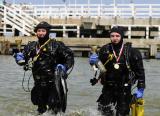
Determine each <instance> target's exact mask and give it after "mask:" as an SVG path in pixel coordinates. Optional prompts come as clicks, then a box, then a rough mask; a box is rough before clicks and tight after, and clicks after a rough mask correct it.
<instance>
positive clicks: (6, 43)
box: [0, 36, 160, 58]
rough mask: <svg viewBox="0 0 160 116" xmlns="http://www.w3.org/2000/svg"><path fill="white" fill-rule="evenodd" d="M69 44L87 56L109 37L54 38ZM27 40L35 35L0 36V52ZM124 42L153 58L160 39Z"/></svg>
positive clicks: (5, 51) (158, 48)
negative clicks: (94, 47) (93, 48)
mask: <svg viewBox="0 0 160 116" xmlns="http://www.w3.org/2000/svg"><path fill="white" fill-rule="evenodd" d="M56 40H59V41H63V42H64V43H65V44H66V45H67V46H69V47H70V48H71V49H72V50H73V51H74V52H75V55H76V56H88V54H89V52H90V50H91V49H90V47H91V46H92V45H97V46H98V47H101V46H102V45H104V44H105V43H109V42H110V39H109V38H56ZM29 41H36V37H34V36H31V37H25V36H23V37H20V36H19V37H3V36H2V37H0V53H1V54H11V53H12V52H13V50H14V49H17V47H18V46H20V47H21V49H23V47H24V45H25V44H27V43H28V42H29ZM124 41H125V42H131V43H132V46H133V47H135V48H138V49H140V51H141V53H142V55H144V57H145V56H147V57H151V58H155V57H156V55H157V54H158V52H159V50H160V39H135V38H134V39H124Z"/></svg>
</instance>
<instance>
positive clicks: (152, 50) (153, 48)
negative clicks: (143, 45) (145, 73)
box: [150, 45, 157, 58]
mask: <svg viewBox="0 0 160 116" xmlns="http://www.w3.org/2000/svg"><path fill="white" fill-rule="evenodd" d="M156 54H157V45H150V57H151V58H155V56H156Z"/></svg>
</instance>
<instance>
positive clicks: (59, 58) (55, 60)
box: [23, 41, 74, 113]
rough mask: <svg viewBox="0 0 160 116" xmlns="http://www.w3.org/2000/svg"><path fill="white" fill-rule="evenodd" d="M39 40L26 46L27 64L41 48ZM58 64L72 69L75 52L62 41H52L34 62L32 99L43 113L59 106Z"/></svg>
mask: <svg viewBox="0 0 160 116" xmlns="http://www.w3.org/2000/svg"><path fill="white" fill-rule="evenodd" d="M39 46H40V45H39V43H38V42H30V43H29V44H28V45H26V46H25V48H24V51H23V53H24V56H25V60H26V64H27V63H28V60H29V59H34V58H35V56H37V54H36V53H37V52H38V50H39ZM57 64H62V65H64V66H65V67H66V69H67V70H68V69H70V68H71V67H72V66H73V64H74V56H73V52H72V51H71V50H70V49H69V48H68V47H66V46H65V45H64V43H62V42H58V41H50V42H49V43H47V44H46V45H45V46H44V47H43V49H41V50H40V53H39V56H38V58H37V60H36V61H34V62H33V66H32V73H33V78H34V87H33V89H32V91H31V101H32V103H33V104H34V105H38V111H39V112H40V113H43V112H45V111H46V110H47V107H46V106H47V105H48V106H49V108H52V107H53V106H54V107H58V106H56V105H58V103H59V101H58V99H57V98H56V97H57V91H56V89H55V83H54V71H55V68H56V66H57Z"/></svg>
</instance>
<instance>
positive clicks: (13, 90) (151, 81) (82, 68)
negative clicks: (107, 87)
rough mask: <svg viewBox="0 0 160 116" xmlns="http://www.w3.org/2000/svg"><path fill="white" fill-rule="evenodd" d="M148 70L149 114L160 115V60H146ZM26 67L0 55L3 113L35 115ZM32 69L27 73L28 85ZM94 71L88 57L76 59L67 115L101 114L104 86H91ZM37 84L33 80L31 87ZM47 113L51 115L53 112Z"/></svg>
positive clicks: (0, 110)
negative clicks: (24, 69) (98, 106)
mask: <svg viewBox="0 0 160 116" xmlns="http://www.w3.org/2000/svg"><path fill="white" fill-rule="evenodd" d="M144 67H145V73H146V85H147V88H146V90H145V96H144V98H145V116H160V92H159V91H160V70H159V69H160V60H144ZM23 73H24V71H23V69H22V67H20V66H18V65H17V64H16V63H15V61H14V59H13V57H12V56H3V55H1V56H0V93H1V94H0V116H35V115H36V106H34V105H32V103H31V101H30V92H25V91H24V90H23V89H22V79H23ZM30 74H31V72H27V73H26V77H25V82H24V86H25V89H27V81H28V78H29V76H30ZM93 76H94V71H93V69H92V68H91V67H90V65H88V59H87V58H80V57H78V58H75V66H74V69H73V71H72V73H71V74H70V75H69V78H68V80H67V82H68V88H69V92H68V105H67V110H66V113H65V114H62V115H65V116H100V114H99V113H98V112H97V111H96V108H97V104H96V100H97V98H98V96H99V95H100V93H101V88H102V86H101V85H100V84H97V85H96V86H91V85H90V83H89V80H90V79H91V78H92V77H93ZM32 86H33V80H32V78H31V79H30V84H29V87H30V89H31V88H32ZM43 116H51V114H50V112H47V113H45V114H43Z"/></svg>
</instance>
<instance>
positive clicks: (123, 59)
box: [89, 26, 145, 116]
mask: <svg viewBox="0 0 160 116" xmlns="http://www.w3.org/2000/svg"><path fill="white" fill-rule="evenodd" d="M123 37H124V30H123V28H122V27H118V26H114V27H113V28H112V29H111V30H110V40H111V43H109V44H106V45H104V46H102V48H100V50H99V51H98V52H97V53H94V54H91V55H90V58H89V63H90V65H98V64H97V62H99V61H101V62H102V64H103V66H104V67H105V69H106V71H105V72H104V71H102V72H100V75H99V77H98V79H97V78H93V79H91V80H90V82H91V84H92V85H95V84H96V83H97V82H98V81H100V82H101V84H102V85H103V88H102V94H101V95H100V96H99V98H98V100H97V102H98V110H99V111H100V112H101V113H102V115H104V116H113V114H114V113H116V116H128V115H129V112H130V103H131V99H132V96H133V95H134V96H135V97H136V98H143V94H144V89H145V72H144V67H143V60H142V56H141V53H140V52H139V51H138V50H137V49H135V48H133V47H132V46H131V43H124V41H123ZM97 67H98V66H97ZM135 84H137V86H136V87H137V90H136V91H135V93H134V94H133V95H132V87H133V85H135Z"/></svg>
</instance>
